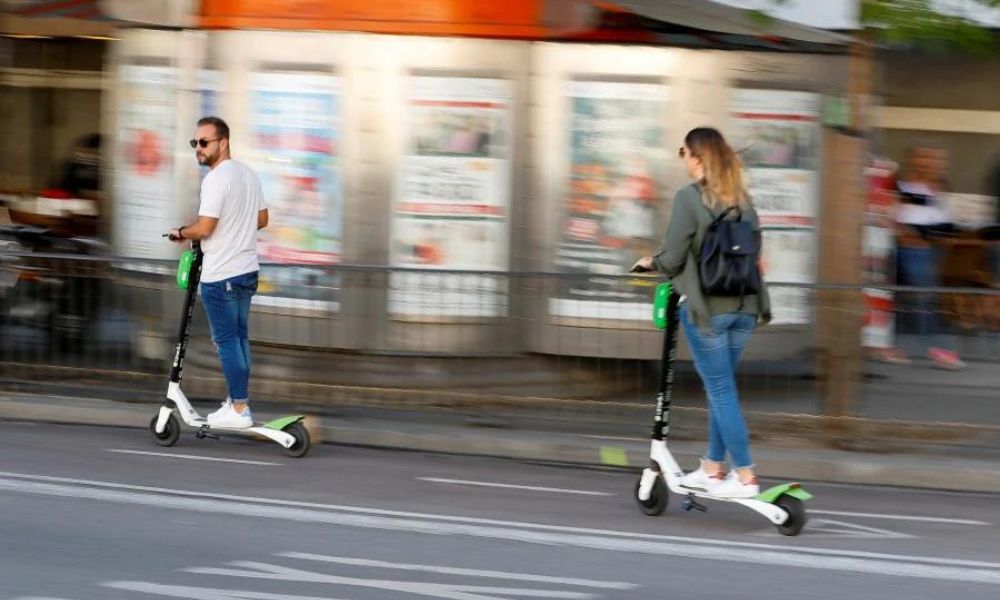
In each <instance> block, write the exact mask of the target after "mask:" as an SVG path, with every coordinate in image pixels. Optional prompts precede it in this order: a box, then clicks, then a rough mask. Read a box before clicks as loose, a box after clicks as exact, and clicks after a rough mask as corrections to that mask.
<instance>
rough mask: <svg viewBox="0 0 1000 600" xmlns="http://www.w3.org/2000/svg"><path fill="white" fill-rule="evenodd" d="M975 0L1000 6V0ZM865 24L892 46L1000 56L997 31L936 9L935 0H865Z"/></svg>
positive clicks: (862, 12) (880, 39) (879, 38)
mask: <svg viewBox="0 0 1000 600" xmlns="http://www.w3.org/2000/svg"><path fill="white" fill-rule="evenodd" d="M974 2H975V3H976V4H979V5H980V6H983V7H990V8H996V7H998V6H1000V0H974ZM861 24H862V25H863V26H864V27H865V29H866V31H867V32H869V33H870V34H871V35H872V36H873V37H874V39H876V40H877V41H880V42H883V43H885V44H888V45H890V46H895V47H917V48H921V49H924V50H928V51H931V52H947V51H952V50H959V51H962V52H966V53H970V54H977V55H994V56H995V55H1000V37H998V36H997V34H996V32H994V31H992V30H990V29H988V28H986V27H984V26H982V25H981V24H979V23H978V22H976V21H973V20H971V19H969V18H966V17H964V16H958V15H950V14H944V13H941V12H938V11H936V10H934V2H933V0H861Z"/></svg>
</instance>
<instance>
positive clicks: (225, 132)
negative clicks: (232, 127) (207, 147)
mask: <svg viewBox="0 0 1000 600" xmlns="http://www.w3.org/2000/svg"><path fill="white" fill-rule="evenodd" d="M202 125H214V126H215V135H217V136H219V138H220V139H223V140H228V139H229V125H226V122H225V121H223V120H222V119H220V118H219V117H203V118H201V119H199V120H198V127H201V126H202Z"/></svg>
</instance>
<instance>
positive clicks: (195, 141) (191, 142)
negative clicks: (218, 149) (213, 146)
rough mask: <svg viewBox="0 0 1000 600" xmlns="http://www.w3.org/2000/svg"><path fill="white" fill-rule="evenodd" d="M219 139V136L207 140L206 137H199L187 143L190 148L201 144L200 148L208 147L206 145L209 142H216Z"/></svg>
mask: <svg viewBox="0 0 1000 600" xmlns="http://www.w3.org/2000/svg"><path fill="white" fill-rule="evenodd" d="M219 139H220V138H215V139H214V140H209V139H206V138H201V139H200V140H191V141H190V142H188V143H189V144H191V147H192V148H197V147H198V146H201V147H202V148H208V145H209V144H210V143H212V142H217V141H219Z"/></svg>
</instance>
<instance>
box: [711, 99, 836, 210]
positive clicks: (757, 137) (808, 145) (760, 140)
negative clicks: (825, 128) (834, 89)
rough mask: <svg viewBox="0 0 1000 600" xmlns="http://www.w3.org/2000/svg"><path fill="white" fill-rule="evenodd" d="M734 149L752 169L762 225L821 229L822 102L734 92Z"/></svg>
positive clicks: (753, 193)
mask: <svg viewBox="0 0 1000 600" xmlns="http://www.w3.org/2000/svg"><path fill="white" fill-rule="evenodd" d="M729 112H730V134H729V138H730V140H729V141H730V143H731V144H732V146H733V148H734V149H735V150H736V151H737V152H738V153H739V154H740V157H741V158H742V159H743V164H744V166H745V167H746V174H747V185H748V187H749V189H750V196H751V197H752V198H753V201H754V206H756V207H757V211H758V213H759V214H760V218H761V224H762V225H763V226H764V227H769V226H799V227H815V225H816V217H817V215H818V212H819V211H818V206H819V166H820V148H821V145H820V135H821V130H820V126H819V124H820V96H819V95H818V94H813V93H808V92H786V91H778V90H733V95H732V98H731V100H730V107H729Z"/></svg>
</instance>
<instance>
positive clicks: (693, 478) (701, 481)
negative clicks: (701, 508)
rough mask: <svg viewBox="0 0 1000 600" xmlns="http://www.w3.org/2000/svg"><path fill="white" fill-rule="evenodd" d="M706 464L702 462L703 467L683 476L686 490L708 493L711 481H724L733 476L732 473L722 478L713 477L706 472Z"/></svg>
mask: <svg viewBox="0 0 1000 600" xmlns="http://www.w3.org/2000/svg"><path fill="white" fill-rule="evenodd" d="M704 464H705V463H704V461H702V464H701V466H699V467H698V468H697V469H695V470H694V471H691V472H690V473H688V474H687V475H683V476H681V485H682V486H684V487H686V488H692V489H696V490H706V491H707V490H708V486H709V480H710V479H715V480H719V479H724V478H726V477H731V476H732V475H733V472H732V471H730V472H728V473H726V474H725V475H723V476H722V477H721V478H720V477H718V476H716V477H713V476H712V475H710V474H709V473H708V472H707V471H706V470H705V467H704Z"/></svg>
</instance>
